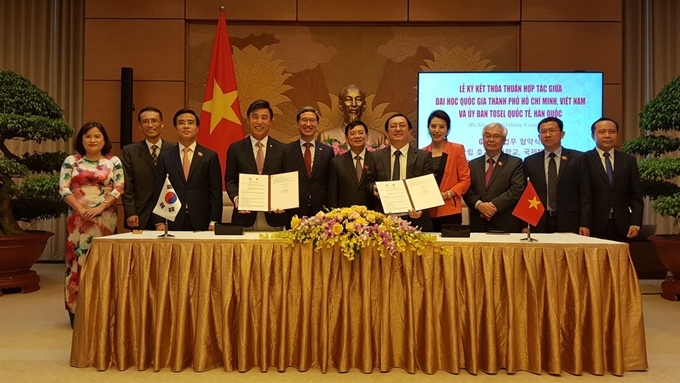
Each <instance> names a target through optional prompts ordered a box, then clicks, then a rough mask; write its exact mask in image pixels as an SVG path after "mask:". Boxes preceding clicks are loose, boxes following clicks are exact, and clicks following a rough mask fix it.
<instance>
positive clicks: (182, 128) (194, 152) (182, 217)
mask: <svg viewBox="0 0 680 383" xmlns="http://www.w3.org/2000/svg"><path fill="white" fill-rule="evenodd" d="M200 123H201V122H200V119H199V117H198V115H197V114H196V112H194V111H193V110H191V109H180V110H179V111H177V113H175V116H174V117H173V118H172V124H173V125H174V126H175V129H176V130H177V136H178V137H179V143H178V145H177V146H175V147H174V148H171V149H170V150H166V151H165V152H163V153H162V154H161V155H160V157H158V167H157V169H156V179H155V182H154V183H155V189H156V193H155V196H154V199H153V200H154V201H158V196H159V195H160V193H161V192H162V191H163V189H164V187H165V177H166V174H167V176H168V178H169V179H170V183H171V184H172V187H173V188H174V189H175V193H176V194H177V198H179V201H180V203H181V204H182V208H181V209H179V212H178V213H177V215H176V216H175V220H174V221H170V222H168V229H169V230H181V231H197V230H202V231H205V230H210V231H213V230H215V223H216V222H220V221H221V220H222V183H221V182H220V177H221V175H222V170H221V169H220V159H219V157H218V156H217V153H215V152H214V151H212V150H210V149H208V148H206V147H204V146H201V145H199V144H197V143H196V136H197V135H198V129H199V126H200ZM154 221H155V223H156V230H165V219H163V218H162V217H160V216H158V215H156V214H154Z"/></svg>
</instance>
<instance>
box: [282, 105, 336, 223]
mask: <svg viewBox="0 0 680 383" xmlns="http://www.w3.org/2000/svg"><path fill="white" fill-rule="evenodd" d="M295 119H296V121H297V129H298V132H300V139H299V140H297V141H295V142H291V143H290V144H288V147H287V149H288V160H287V161H288V163H289V164H290V165H291V166H292V167H293V169H295V170H296V171H297V172H298V191H299V194H300V205H299V207H298V208H297V209H290V210H289V211H288V218H289V219H290V218H292V217H293V216H294V215H297V216H299V217H302V216H308V217H311V216H313V215H314V214H316V213H318V212H319V211H322V210H323V209H324V208H327V207H328V206H329V205H328V170H329V168H330V165H331V160H332V159H333V157H335V154H334V153H333V148H331V147H330V146H328V145H325V144H323V143H321V142H320V141H317V140H315V139H314V137H316V134H317V132H318V126H319V113H318V112H317V111H316V109H314V108H313V107H311V106H304V107H302V108H300V110H298V112H297V115H296V117H295Z"/></svg>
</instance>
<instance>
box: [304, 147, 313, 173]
mask: <svg viewBox="0 0 680 383" xmlns="http://www.w3.org/2000/svg"><path fill="white" fill-rule="evenodd" d="M310 146H312V144H311V143H309V142H305V167H306V168H307V175H308V176H309V177H311V176H312V151H311V150H309V147H310Z"/></svg>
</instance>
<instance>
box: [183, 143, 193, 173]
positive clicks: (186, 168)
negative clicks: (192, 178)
mask: <svg viewBox="0 0 680 383" xmlns="http://www.w3.org/2000/svg"><path fill="white" fill-rule="evenodd" d="M189 150H190V149H189V147H188V146H185V147H184V149H183V151H184V158H182V170H184V179H185V180H188V179H189V169H190V168H191V162H190V160H189Z"/></svg>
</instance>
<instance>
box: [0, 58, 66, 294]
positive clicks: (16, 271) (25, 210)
mask: <svg viewBox="0 0 680 383" xmlns="http://www.w3.org/2000/svg"><path fill="white" fill-rule="evenodd" d="M63 114H64V112H63V110H62V109H61V108H60V107H59V105H57V103H56V102H55V101H54V99H53V98H51V97H50V96H49V95H48V94H47V93H46V92H45V91H43V90H41V89H39V88H38V87H36V86H35V85H34V84H33V83H31V81H29V80H28V79H26V78H25V77H23V76H21V75H18V74H16V73H14V72H11V71H4V70H2V71H0V295H2V289H5V288H21V289H22V291H23V292H24V293H27V292H31V291H36V290H38V289H39V288H40V286H39V285H38V283H39V282H40V277H38V275H37V274H36V273H35V271H32V270H31V267H32V266H33V264H34V263H35V261H36V260H38V258H39V257H40V255H41V254H42V252H43V250H44V249H45V244H46V243H47V240H48V239H49V238H50V237H51V236H52V235H54V233H50V232H45V231H32V230H25V229H23V228H22V227H21V226H19V224H18V223H17V221H23V222H26V223H32V222H34V221H36V220H38V219H46V218H56V217H59V216H61V215H62V214H64V213H66V211H67V208H68V206H67V205H66V204H65V203H64V202H63V201H62V199H61V196H60V195H59V169H60V168H61V164H62V162H63V161H64V158H66V156H67V155H68V153H65V152H47V153H37V152H34V153H25V154H22V155H18V154H15V153H13V152H12V151H11V150H10V149H9V148H8V146H16V144H15V143H13V142H12V140H16V141H19V140H20V141H36V142H38V143H40V142H44V141H56V140H67V139H69V138H70V137H71V136H72V135H73V128H72V127H71V126H70V125H69V124H67V123H66V122H64V120H63Z"/></svg>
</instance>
